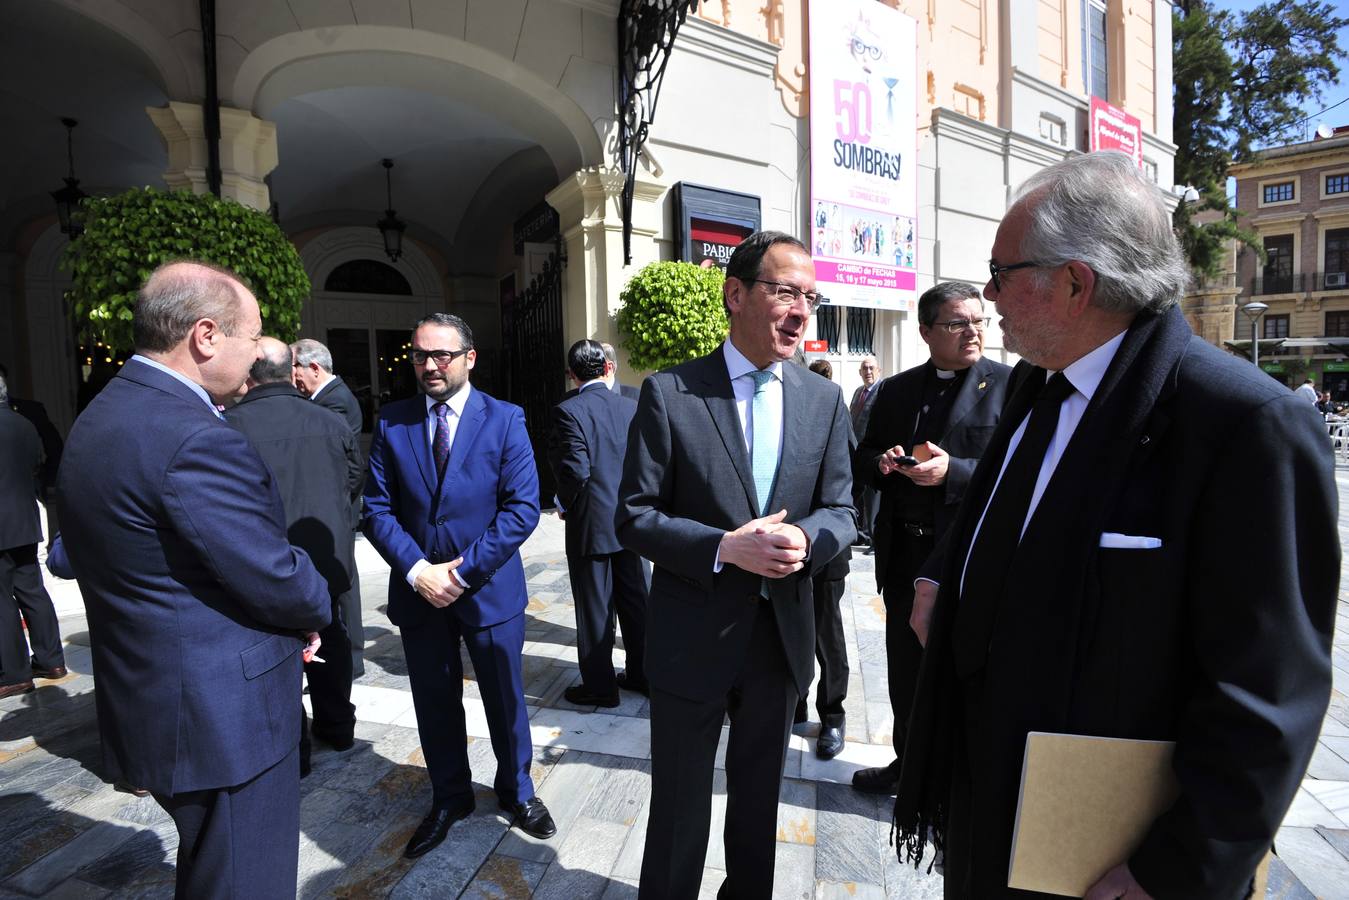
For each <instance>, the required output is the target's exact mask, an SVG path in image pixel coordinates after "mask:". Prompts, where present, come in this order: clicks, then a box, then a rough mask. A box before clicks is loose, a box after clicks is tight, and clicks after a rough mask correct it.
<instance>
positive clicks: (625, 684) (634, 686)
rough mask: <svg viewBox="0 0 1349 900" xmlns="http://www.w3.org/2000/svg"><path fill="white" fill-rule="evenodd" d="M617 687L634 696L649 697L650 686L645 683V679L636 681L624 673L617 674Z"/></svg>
mask: <svg viewBox="0 0 1349 900" xmlns="http://www.w3.org/2000/svg"><path fill="white" fill-rule="evenodd" d="M615 680H617V681H618V686H619V687H620V688H622V689H623V690H625V691H632V692H633V693H634V694H641V695H642V696H643V697H650V696H651V686H650V685H648V684H647V683H646V679H642V680H641V681H637V680H636V679H634V678H633V677H631V676H630V675H628V673H627V672H626V671H623V672H619V673H618V676H617V678H616V679H615Z"/></svg>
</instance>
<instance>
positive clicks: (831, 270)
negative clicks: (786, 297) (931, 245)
mask: <svg viewBox="0 0 1349 900" xmlns="http://www.w3.org/2000/svg"><path fill="white" fill-rule="evenodd" d="M815 280H816V281H817V282H825V281H828V282H832V283H834V284H848V285H857V286H859V287H876V288H890V289H891V290H903V291H911V290H913V289H914V285H915V284H917V281H918V279H917V276H916V275H915V274H914V273H913V272H911V271H905V270H903V269H895V268H892V267H890V266H869V265H866V264H865V263H834V262H825V261H824V260H816V261H815Z"/></svg>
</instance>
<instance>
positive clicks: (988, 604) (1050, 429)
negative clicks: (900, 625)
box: [954, 372, 1073, 675]
mask: <svg viewBox="0 0 1349 900" xmlns="http://www.w3.org/2000/svg"><path fill="white" fill-rule="evenodd" d="M1072 393H1073V385H1072V382H1070V381H1069V380H1068V377H1067V376H1066V375H1064V374H1063V373H1062V372H1056V373H1055V374H1054V376H1053V377H1052V378H1050V379H1049V383H1048V384H1046V385H1045V386H1044V388H1043V389H1042V390H1041V391H1040V396H1039V397H1038V398H1037V399H1036V401H1035V406H1034V407H1032V409H1031V414H1030V422H1028V423H1027V425H1026V431H1025V433H1024V434H1022V435H1021V443H1019V444H1017V447H1016V452H1015V453H1013V454H1012V458H1011V460H1010V461H1009V462H1008V463H1007V468H1006V469H1004V470H1003V473H1002V478H1001V479H1000V480H999V481H998V484H997V487H996V488H994V493H993V499H992V500H991V501H989V504H988V509H987V511H985V513H984V521H983V524H981V525H980V526H979V534H978V535H977V536H976V537H975V540H974V546H973V547H972V548H971V549H970V556H969V562H968V564H967V565H966V568H965V583H964V585H963V586H962V587H961V591H960V603H959V604H958V605H957V606H956V625H955V642H954V643H955V658H956V671H958V672H960V673H961V674H962V675H968V674H971V673H973V672H977V671H978V670H979V669H981V668H983V666H984V664H985V662H986V661H987V659H988V647H989V642H990V640H992V636H993V626H994V624H995V623H996V621H997V617H998V604H999V603H1000V601H1001V600H1002V594H1003V589H1004V587H1005V585H1006V580H1007V575H1008V573H1009V571H1010V570H1011V568H1012V560H1013V558H1014V557H1015V556H1016V551H1017V547H1018V546H1019V545H1020V543H1021V533H1022V529H1023V527H1024V526H1025V524H1026V511H1027V510H1028V509H1030V501H1031V495H1032V494H1034V493H1035V482H1036V481H1037V480H1038V479H1039V477H1040V467H1041V465H1043V463H1044V459H1045V451H1046V450H1048V449H1049V442H1050V440H1052V439H1053V437H1054V431H1055V429H1056V428H1057V426H1058V423H1059V407H1061V406H1062V405H1063V401H1064V400H1066V399H1068V397H1069V396H1071V395H1072Z"/></svg>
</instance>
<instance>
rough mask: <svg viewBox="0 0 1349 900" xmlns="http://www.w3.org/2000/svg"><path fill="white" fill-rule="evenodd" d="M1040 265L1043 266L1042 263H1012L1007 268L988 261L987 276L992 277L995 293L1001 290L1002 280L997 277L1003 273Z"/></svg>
mask: <svg viewBox="0 0 1349 900" xmlns="http://www.w3.org/2000/svg"><path fill="white" fill-rule="evenodd" d="M1041 265H1044V263H1038V262H1034V261H1032V260H1026V261H1025V262H1019V263H1012V264H1011V265H1009V266H1000V265H998V264H997V263H995V262H994V261H993V260H991V259H990V260H989V261H988V274H989V275H991V276H992V277H993V289H994V290H995V291H1000V290H1002V279H1001V278H999V277H998V276H999V275H1001V274H1002V273H1003V272H1012V271H1015V270H1017V269H1033V268H1035V267H1036V266H1041Z"/></svg>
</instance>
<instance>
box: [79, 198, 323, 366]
mask: <svg viewBox="0 0 1349 900" xmlns="http://www.w3.org/2000/svg"><path fill="white" fill-rule="evenodd" d="M81 210H82V215H83V221H84V233H83V234H82V235H80V236H79V237H78V238H76V239H75V240H73V241H71V243H70V246H69V247H67V248H66V253H65V256H64V257H63V258H62V265H63V266H64V267H65V268H68V269H70V270H71V273H72V275H73V283H72V285H71V288H70V291H69V292H68V293H67V294H66V296H67V298H68V299H69V300H70V301H71V306H72V309H73V310H74V315H75V327H76V328H77V329H78V331H79V332H80V335H81V337H82V338H83V339H84V340H85V341H86V342H87V343H93V342H94V341H96V340H101V341H102V342H103V343H104V344H105V345H107V346H108V347H110V348H111V349H112V350H113V351H114V352H120V351H124V350H130V349H132V338H131V317H132V309H133V307H134V305H135V302H136V291H137V290H138V289H139V288H140V286H141V285H142V284H143V283H144V282H145V279H146V278H147V277H149V275H150V273H151V272H152V271H154V269H155V268H156V267H157V266H159V265H160V264H162V263H166V262H170V261H172V260H175V259H197V260H202V261H205V262H211V263H215V264H216V265H220V266H224V267H226V268H228V269H230V270H231V271H233V272H235V273H236V274H238V275H239V276H240V277H241V278H242V279H243V280H244V281H245V283H247V284H248V286H249V287H250V288H252V290H253V293H254V294H255V295H256V296H257V298H258V306H259V308H260V310H261V313H262V327H263V331H264V332H265V333H266V334H270V335H275V336H276V337H279V338H281V339H282V340H285V341H289V340H293V339H294V338H295V335H296V334H297V333H298V331H299V327H300V308H301V306H302V305H303V304H304V301H305V299H306V298H307V297H308V296H309V290H310V284H309V276H308V275H306V274H305V271H304V266H303V265H302V264H301V262H300V255H299V253H297V252H296V250H295V245H294V244H292V243H291V242H290V241H289V240H287V239H286V236H285V234H284V233H282V231H281V229H280V228H278V227H277V225H276V223H275V222H273V221H272V220H271V219H270V218H268V216H267V215H266V214H265V213H262V212H259V211H258V210H255V209H252V208H250V207H247V206H243V205H242V204H239V203H236V202H234V201H233V200H221V199H219V198H217V197H214V196H212V195H210V194H193V193H190V192H188V191H175V192H173V193H165V192H164V191H160V190H156V189H154V188H132V189H131V190H129V191H126V192H125V193H122V194H118V195H116V196H114V197H91V198H89V199H88V200H85V201H84V203H83V205H82V207H81Z"/></svg>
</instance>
